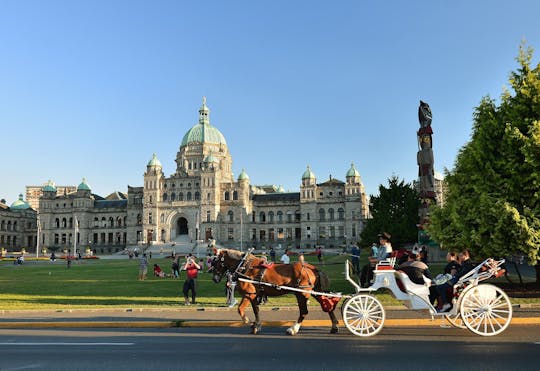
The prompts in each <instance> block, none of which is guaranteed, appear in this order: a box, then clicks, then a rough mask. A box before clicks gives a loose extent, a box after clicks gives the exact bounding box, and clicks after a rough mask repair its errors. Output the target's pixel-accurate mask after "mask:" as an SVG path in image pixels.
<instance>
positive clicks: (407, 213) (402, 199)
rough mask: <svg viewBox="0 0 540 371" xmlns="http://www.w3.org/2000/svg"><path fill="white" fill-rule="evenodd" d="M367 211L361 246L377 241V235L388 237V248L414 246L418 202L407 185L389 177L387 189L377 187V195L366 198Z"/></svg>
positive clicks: (412, 189)
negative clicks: (368, 211) (390, 241)
mask: <svg viewBox="0 0 540 371" xmlns="http://www.w3.org/2000/svg"><path fill="white" fill-rule="evenodd" d="M369 207H370V212H371V215H372V218H371V219H369V220H368V221H367V224H366V226H365V228H364V230H363V231H362V233H361V235H360V237H361V238H362V241H363V242H364V245H368V244H370V243H372V242H376V241H378V238H377V235H378V234H379V233H381V232H388V233H390V234H391V235H392V245H393V246H396V247H397V246H400V245H403V244H405V243H414V242H416V240H417V236H418V234H417V227H416V225H417V224H418V208H419V207H420V201H419V198H418V193H417V192H416V190H415V189H414V188H413V187H412V186H411V185H410V184H405V181H404V180H399V179H398V178H397V177H396V176H392V177H391V178H390V179H388V188H386V187H384V186H383V185H382V184H381V185H380V186H379V195H378V196H370V205H369Z"/></svg>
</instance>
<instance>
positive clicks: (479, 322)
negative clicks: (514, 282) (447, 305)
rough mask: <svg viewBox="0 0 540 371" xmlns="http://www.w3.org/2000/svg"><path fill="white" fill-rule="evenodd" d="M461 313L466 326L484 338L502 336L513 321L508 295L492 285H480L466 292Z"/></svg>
mask: <svg viewBox="0 0 540 371" xmlns="http://www.w3.org/2000/svg"><path fill="white" fill-rule="evenodd" d="M459 311H460V313H461V318H462V320H463V323H464V324H465V326H467V328H468V329H469V330H471V331H472V332H474V333H475V334H478V335H482V336H493V335H497V334H500V333H501V332H503V331H504V330H505V329H506V328H507V327H508V325H509V324H510V320H511V319H512V304H511V303H510V299H509V298H508V295H506V293H505V292H504V291H503V290H501V289H500V288H498V287H497V286H493V285H490V284H482V285H478V286H475V287H473V288H471V289H470V290H467V291H466V292H464V293H463V298H462V299H461V305H460V308H459Z"/></svg>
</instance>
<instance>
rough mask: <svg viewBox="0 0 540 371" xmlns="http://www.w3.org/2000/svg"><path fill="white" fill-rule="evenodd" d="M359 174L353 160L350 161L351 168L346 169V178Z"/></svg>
mask: <svg viewBox="0 0 540 371" xmlns="http://www.w3.org/2000/svg"><path fill="white" fill-rule="evenodd" d="M359 176H360V173H359V172H358V170H356V168H355V167H354V162H353V163H351V168H350V169H349V171H347V178H348V177H359Z"/></svg>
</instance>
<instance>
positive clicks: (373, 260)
mask: <svg viewBox="0 0 540 371" xmlns="http://www.w3.org/2000/svg"><path fill="white" fill-rule="evenodd" d="M390 238H391V236H390V234H389V233H387V232H383V233H381V234H379V249H378V250H377V255H376V256H370V257H369V258H368V259H369V263H368V264H366V265H364V267H362V272H361V273H360V285H361V286H362V287H368V286H369V283H370V282H371V280H372V279H373V270H374V269H375V266H376V265H377V263H378V262H380V261H382V260H385V259H387V258H389V257H390V255H391V254H392V244H391V243H390Z"/></svg>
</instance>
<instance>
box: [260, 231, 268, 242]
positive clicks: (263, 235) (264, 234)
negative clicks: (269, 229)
mask: <svg viewBox="0 0 540 371" xmlns="http://www.w3.org/2000/svg"><path fill="white" fill-rule="evenodd" d="M259 241H266V231H265V230H264V229H261V230H260V231H259Z"/></svg>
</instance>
